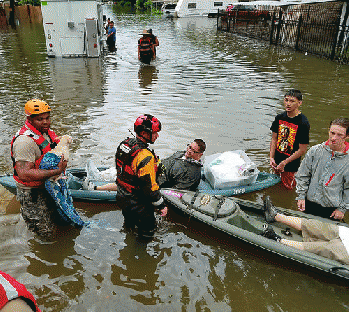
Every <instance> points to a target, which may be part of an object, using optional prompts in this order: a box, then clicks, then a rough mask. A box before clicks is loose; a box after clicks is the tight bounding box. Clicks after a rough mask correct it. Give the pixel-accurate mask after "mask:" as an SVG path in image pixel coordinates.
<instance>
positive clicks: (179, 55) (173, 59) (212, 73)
mask: <svg viewBox="0 0 349 312" xmlns="http://www.w3.org/2000/svg"><path fill="white" fill-rule="evenodd" d="M104 14H105V15H106V16H107V17H110V18H111V19H112V20H114V21H115V27H116V30H117V40H116V43H117V51H116V52H115V53H108V52H106V53H105V55H104V56H102V57H101V58H98V59H86V58H77V59H61V58H57V59H48V58H47V56H46V51H45V37H44V33H43V27H42V25H41V24H38V23H34V22H33V23H27V24H21V25H18V26H17V27H16V28H1V29H0V33H1V35H0V67H1V71H0V110H1V115H0V130H1V133H2V135H1V140H0V152H1V155H2V157H1V158H0V172H9V171H11V168H12V164H11V160H10V153H9V146H10V142H11V138H12V136H13V134H14V133H15V132H16V131H17V130H18V129H19V128H20V126H21V125H22V124H23V122H24V120H25V117H24V112H23V106H24V103H25V102H26V101H27V100H28V99H30V98H43V99H45V100H47V101H48V103H49V104H50V105H51V107H52V128H53V129H54V130H55V131H56V132H57V133H58V134H59V135H61V134H70V135H72V136H73V138H74V142H73V145H72V152H71V160H70V162H69V166H71V167H84V166H85V165H86V163H87V161H88V160H92V161H93V162H94V163H95V164H97V165H114V154H115V150H116V148H117V146H118V144H119V143H120V141H121V140H123V139H124V138H125V137H126V136H128V135H130V133H129V129H132V128H133V122H134V120H135V118H136V117H137V116H138V115H140V114H144V113H150V114H153V115H155V116H156V117H158V118H159V119H160V120H161V122H162V125H163V130H162V131H161V132H160V137H159V139H158V140H157V141H156V144H154V148H155V150H156V152H157V154H158V155H159V156H160V157H167V156H169V155H171V154H172V153H173V152H175V151H177V150H181V149H184V147H185V146H186V144H187V143H188V142H190V141H191V140H192V139H194V138H202V139H204V140H205V141H206V143H207V151H206V154H207V155H210V154H213V153H217V152H223V151H228V150H237V149H241V150H244V151H245V152H246V153H247V154H248V156H249V157H250V158H251V159H252V160H253V161H254V162H255V163H256V164H257V166H258V168H259V169H260V170H262V171H269V142H270V138H271V132H270V130H269V128H270V125H271V123H272V121H273V120H274V117H275V115H276V114H278V113H280V112H282V111H283V103H282V99H283V95H284V93H285V92H286V91H287V90H288V89H289V88H296V89H300V90H301V91H302V92H303V95H304V99H303V105H302V108H301V110H302V112H303V113H304V114H305V115H306V116H307V117H308V119H309V122H310V124H311V131H310V145H311V146H312V145H314V144H317V143H320V142H322V141H325V140H326V138H327V136H328V134H327V129H328V125H329V122H330V121H331V120H332V119H334V118H336V117H338V116H346V117H348V99H349V88H348V79H349V78H348V77H349V66H341V65H338V64H336V63H334V62H331V61H328V60H323V59H319V58H317V57H316V56H312V55H309V54H308V55H305V54H301V53H294V52H293V51H290V50H282V49H279V48H278V47H273V46H270V45H269V44H268V43H265V42H260V41H256V40H252V39H248V38H244V37H239V36H235V35H227V34H225V33H220V32H217V31H216V20H215V19H208V18H181V19H173V20H171V19H166V18H161V17H149V16H136V15H123V16H117V15H116V14H115V13H113V10H112V7H111V6H104ZM144 28H152V29H153V32H154V33H155V35H157V36H158V39H159V42H160V46H159V47H158V49H157V55H158V58H157V60H156V61H155V62H153V63H152V64H151V65H142V64H140V63H139V61H138V59H137V40H138V39H139V37H140V35H139V34H140V33H141V32H142V30H143V29H144ZM265 195H270V196H271V198H272V200H273V202H274V203H275V204H276V205H278V206H283V207H286V208H289V209H296V206H295V197H296V195H295V192H294V191H287V190H286V189H284V188H283V187H282V186H280V185H276V186H274V187H271V188H269V189H266V190H263V191H259V192H255V193H250V194H245V195H242V196H240V197H241V198H245V199H250V200H256V201H257V202H259V203H261V202H262V198H263V196H265ZM3 196H5V195H3ZM76 207H77V209H78V211H79V213H80V214H81V215H82V217H83V218H84V219H85V220H87V219H88V220H89V221H90V222H91V226H90V227H86V228H83V229H82V230H70V231H68V230H67V231H66V232H64V233H62V234H61V235H60V237H58V238H57V239H55V240H54V241H43V240H41V239H40V238H38V237H36V236H35V235H33V234H31V233H30V232H28V231H27V229H26V226H25V224H24V223H23V221H22V220H21V219H20V215H19V213H18V211H19V210H18V209H19V206H18V203H17V202H16V200H15V198H12V197H10V198H9V200H8V204H7V207H6V209H5V210H4V211H3V215H2V216H1V217H0V250H1V251H0V255H1V256H0V270H2V271H5V272H6V273H9V274H11V275H13V276H14V277H16V278H17V279H18V280H19V281H20V282H22V283H24V284H26V285H27V288H28V289H29V290H30V291H31V292H32V293H33V294H34V296H35V297H36V298H37V301H38V304H39V306H40V308H41V310H42V311H79V312H80V311H188V312H189V311H222V312H223V311H329V310H331V311H347V310H349V292H348V288H347V287H346V284H347V282H341V281H340V280H338V279H336V278H333V277H328V276H327V275H325V274H324V273H321V272H319V271H316V270H312V269H310V268H308V267H305V266H304V265H301V264H297V263H293V262H291V261H287V260H285V259H282V258H280V257H278V256H275V255H270V254H268V253H267V252H265V251H263V250H260V249H258V248H256V247H253V246H250V245H248V244H246V243H243V242H240V241H239V240H236V239H234V238H231V237H229V236H228V235H225V234H221V233H219V232H218V231H217V230H214V229H212V228H210V227H208V226H207V225H204V224H202V223H199V222H197V221H195V220H193V219H189V218H188V217H186V216H184V215H182V214H180V213H179V211H178V210H176V209H174V208H173V207H170V212H169V215H168V216H167V217H166V218H165V219H163V220H161V223H160V227H159V232H158V233H157V234H156V236H155V237H154V239H153V241H151V242H148V243H145V242H142V241H139V240H138V239H137V238H136V237H135V235H133V234H131V233H124V232H123V231H122V224H123V217H122V214H121V211H120V209H119V208H118V207H117V206H116V205H112V204H102V205H101V204H93V203H92V204H88V203H81V202H80V203H76Z"/></svg>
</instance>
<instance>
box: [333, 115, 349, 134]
mask: <svg viewBox="0 0 349 312" xmlns="http://www.w3.org/2000/svg"><path fill="white" fill-rule="evenodd" d="M332 125H336V126H341V127H343V128H345V129H346V133H347V135H348V134H349V119H348V118H344V117H339V118H337V119H334V120H332V121H331V123H330V127H331V126H332Z"/></svg>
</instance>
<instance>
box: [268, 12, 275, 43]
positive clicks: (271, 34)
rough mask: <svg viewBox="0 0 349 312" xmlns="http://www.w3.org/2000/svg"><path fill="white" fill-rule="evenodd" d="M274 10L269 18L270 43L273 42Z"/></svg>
mask: <svg viewBox="0 0 349 312" xmlns="http://www.w3.org/2000/svg"><path fill="white" fill-rule="evenodd" d="M274 25H275V11H274V13H273V18H272V19H271V29H270V39H269V42H270V44H273V34H274V28H275V26H274Z"/></svg>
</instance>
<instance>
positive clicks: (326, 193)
mask: <svg viewBox="0 0 349 312" xmlns="http://www.w3.org/2000/svg"><path fill="white" fill-rule="evenodd" d="M295 177H296V182H297V187H296V192H297V195H298V197H297V198H296V199H297V200H300V199H305V198H307V199H308V200H309V201H312V202H314V203H317V204H320V205H321V206H323V207H334V208H336V209H338V210H340V211H342V212H343V213H345V211H346V210H347V209H349V154H348V152H346V153H341V152H333V151H332V150H331V148H330V147H329V146H328V145H327V144H326V142H324V143H321V144H318V145H315V146H313V147H312V148H310V149H309V151H308V152H307V154H306V155H305V157H304V159H303V161H302V163H301V165H300V167H299V169H298V172H297V174H296V176H295Z"/></svg>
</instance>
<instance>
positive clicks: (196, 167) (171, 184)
mask: <svg viewBox="0 0 349 312" xmlns="http://www.w3.org/2000/svg"><path fill="white" fill-rule="evenodd" d="M205 149H206V144H205V142H204V141H203V140H202V139H195V140H194V141H193V142H191V143H190V144H188V145H187V150H186V151H178V152H176V153H174V154H173V155H172V156H170V157H168V158H165V159H164V160H163V161H162V164H163V170H164V172H163V174H162V175H161V176H160V177H159V186H160V187H161V188H164V187H166V188H177V189H183V190H194V191H195V190H196V188H197V187H198V186H199V183H200V178H201V168H202V163H201V157H202V155H203V153H204V151H205ZM83 188H84V189H86V190H90V191H92V190H97V191H116V190H117V185H116V184H115V183H108V184H105V185H100V186H97V185H95V184H94V183H93V182H92V181H88V180H86V181H84V185H83Z"/></svg>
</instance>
